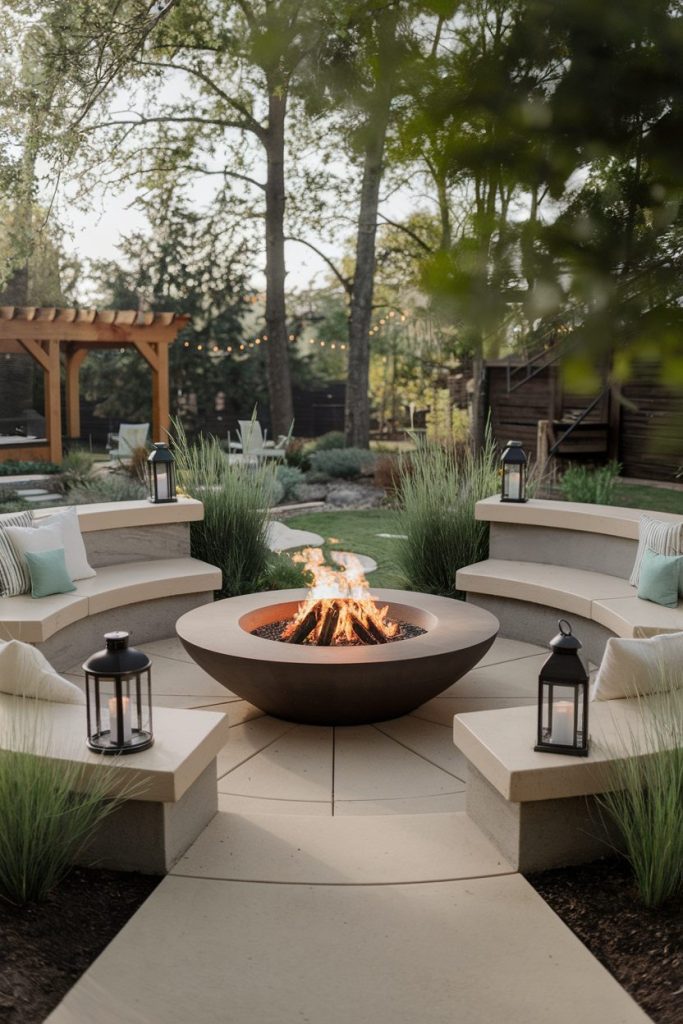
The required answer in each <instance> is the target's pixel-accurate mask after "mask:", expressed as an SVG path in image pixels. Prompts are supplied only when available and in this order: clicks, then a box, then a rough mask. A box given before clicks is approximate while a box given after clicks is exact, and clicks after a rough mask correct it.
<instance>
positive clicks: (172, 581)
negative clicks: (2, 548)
mask: <svg viewBox="0 0 683 1024" xmlns="http://www.w3.org/2000/svg"><path fill="white" fill-rule="evenodd" d="M55 511H56V510H55V509H41V510H40V512H39V513H37V514H36V516H35V518H36V520H38V521H40V519H42V518H44V517H45V516H49V515H51V514H53V513H54V512H55ZM77 513H78V523H79V526H80V529H81V534H82V536H83V542H84V544H85V549H86V553H87V556H88V561H89V562H90V565H91V566H92V567H93V568H94V569H95V570H96V575H95V576H93V577H91V578H90V579H86V580H78V581H77V582H76V590H75V591H72V592H71V593H68V594H55V595H52V596H50V597H42V598H40V599H34V598H32V597H30V595H21V596H19V597H3V598H0V639H9V638H14V639H17V640H23V641H25V642H26V643H32V644H35V645H36V646H37V647H39V648H40V649H41V650H42V652H43V653H44V654H45V656H46V657H47V658H48V660H49V661H50V662H51V663H52V664H53V665H54V667H55V668H56V669H57V671H59V672H64V671H66V670H67V669H68V668H69V667H70V666H71V665H73V664H74V663H75V662H76V661H78V660H83V659H85V658H87V657H88V656H89V655H90V654H92V653H93V651H96V650H99V649H100V648H101V647H102V634H103V633H106V632H108V631H109V630H112V629H125V630H128V632H130V633H131V634H132V638H133V643H134V644H139V643H145V642H147V641H150V640H159V639H161V638H162V637H167V636H170V635H171V634H172V633H173V630H174V627H175V623H176V621H177V619H178V618H179V617H180V616H181V615H184V614H185V612H187V611H190V610H191V609H192V608H196V607H197V606H198V605H201V604H207V603H208V602H210V601H213V595H214V591H215V590H218V589H220V587H221V583H222V578H221V571H220V569H217V568H216V567H215V566H213V565H208V564H207V563H206V562H201V561H199V560H198V559H196V558H192V557H191V555H190V548H191V541H190V524H191V523H193V522H199V521H201V520H202V519H203V517H204V506H203V505H202V503H201V502H200V501H195V500H194V499H193V498H183V497H181V498H179V499H178V501H177V502H169V503H168V504H161V505H154V504H151V503H150V502H149V501H121V502H104V503H101V504H93V505H81V506H79V507H78V508H77Z"/></svg>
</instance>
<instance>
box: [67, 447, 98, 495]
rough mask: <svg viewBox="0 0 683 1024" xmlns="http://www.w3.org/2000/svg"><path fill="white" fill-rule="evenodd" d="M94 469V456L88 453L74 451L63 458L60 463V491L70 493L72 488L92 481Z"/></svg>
mask: <svg viewBox="0 0 683 1024" xmlns="http://www.w3.org/2000/svg"><path fill="white" fill-rule="evenodd" d="M94 467H95V459H94V456H92V455H91V454H90V452H84V451H80V450H79V449H75V450H74V451H71V452H69V453H68V455H65V456H64V460H63V461H62V479H61V481H60V483H61V490H62V491H64V492H65V491H70V490H71V489H72V488H73V487H81V486H82V485H83V484H87V483H89V482H90V481H91V480H92V476H93V469H94Z"/></svg>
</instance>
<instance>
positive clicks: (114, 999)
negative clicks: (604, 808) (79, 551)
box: [48, 640, 649, 1024]
mask: <svg viewBox="0 0 683 1024" xmlns="http://www.w3.org/2000/svg"><path fill="white" fill-rule="evenodd" d="M145 649H146V650H147V651H148V653H149V654H150V655H151V656H152V659H153V686H154V692H155V695H156V698H155V702H156V703H159V704H167V705H170V706H174V707H216V708H220V709H221V710H225V711H227V713H228V714H229V715H230V716H231V720H232V721H233V723H234V724H233V727H232V729H231V739H230V742H229V743H228V744H227V745H226V747H225V748H224V750H223V752H222V753H221V755H220V758H219V765H218V775H219V781H218V788H219V800H220V811H219V814H218V815H217V816H216V817H215V818H214V819H213V821H212V822H211V823H210V824H209V826H208V827H207V828H206V829H205V831H204V832H203V833H202V834H201V835H200V836H199V838H198V839H197V841H196V842H195V843H194V844H193V846H191V847H190V849H189V850H188V851H187V853H186V855H185V856H184V857H183V858H181V860H180V861H179V862H178V864H177V865H176V867H175V868H174V870H173V871H172V873H171V874H170V875H169V876H168V877H167V878H166V879H165V880H164V881H163V882H162V883H161V885H160V886H159V887H158V888H157V889H156V890H155V892H154V893H153V894H152V895H151V897H150V898H149V899H148V900H147V902H146V903H145V904H144V905H143V906H142V907H141V909H140V910H139V911H138V912H137V914H136V915H135V916H134V917H133V918H132V919H131V921H130V922H129V923H128V925H127V926H126V927H125V928H124V929H123V931H122V932H120V933H119V935H118V936H117V937H116V939H114V941H113V942H112V943H111V944H110V945H109V947H108V948H107V949H106V950H105V951H104V953H103V954H102V955H101V956H100V957H99V959H98V960H97V961H96V962H95V963H94V964H93V965H92V967H91V968H90V969H89V970H88V971H87V972H86V974H85V975H84V976H83V977H82V979H81V980H80V981H79V982H78V983H77V984H76V986H75V987H74V988H73V989H72V990H71V992H70V993H69V994H68V995H67V997H66V999H65V1000H64V1001H63V1002H62V1003H61V1004H60V1006H59V1007H58V1008H57V1009H56V1010H55V1011H54V1013H53V1014H52V1015H51V1016H50V1017H49V1018H48V1020H49V1022H50V1024H82V1022H85V1021H87V1020H89V1019H91V1017H92V1016H93V1015H94V1014H95V1013H96V1016H97V1018H98V1020H99V1022H100V1024H110V1022H111V1024H114V1022H131V1024H137V1022H140V1024H142V1022H145V1024H157V1022H159V1024H162V1022H163V1024H223V1022H225V1024H497V1022H504V1021H505V1022H508V1021H509V1022H520V1024H522V1022H523V1024H541V1022H543V1024H546V1022H548V1021H552V1022H553V1024H570V1022H571V1024H574V1022H575V1021H576V1020H585V1021H586V1022H588V1024H592V1022H600V1024H642V1022H646V1021H648V1020H649V1018H648V1017H647V1016H646V1015H645V1014H644V1013H643V1012H642V1011H641V1010H640V1009H639V1008H638V1007H637V1006H636V1004H635V1003H634V1002H633V1001H632V1000H631V999H630V997H629V996H627V995H626V993H625V992H624V991H623V990H622V989H621V988H620V986H619V985H618V984H617V983H616V982H615V981H614V980H613V979H612V978H611V977H610V975H609V974H608V973H607V972H606V971H605V970H604V968H602V967H601V966H600V965H599V964H598V962H597V961H596V960H595V959H594V958H593V957H592V956H591V954H590V953H588V951H587V950H586V949H585V947H584V946H583V945H582V944H581V943H580V942H579V941H578V939H576V938H575V937H574V936H573V935H572V933H571V932H570V931H569V930H568V929H567V928H566V927H565V926H564V925H563V924H562V922H561V921H560V920H559V918H557V917H556V916H555V914H554V913H553V912H552V911H551V910H550V909H549V908H548V907H547V905H546V904H545V903H544V902H543V900H542V899H541V898H540V897H539V896H538V895H537V894H536V892H535V891H534V890H533V889H532V888H531V886H529V885H528V883H527V882H526V881H525V880H524V879H523V878H522V877H521V876H520V875H519V874H516V873H515V872H514V871H513V869H512V868H511V866H510V865H509V864H508V863H506V861H505V860H504V858H502V857H501V855H500V854H499V853H498V851H497V850H496V849H495V847H494V846H493V845H492V844H491V843H490V842H489V840H488V839H487V838H486V837H485V836H484V835H483V834H482V833H481V832H479V830H478V829H477V828H476V827H475V826H474V825H473V824H472V822H471V821H470V820H469V818H468V817H467V816H466V814H465V813H464V810H463V808H464V791H465V786H466V767H465V764H464V761H463V758H462V757H461V755H460V754H459V752H458V751H457V750H456V748H455V747H454V746H453V742H452V732H451V725H452V720H453V715H454V714H456V713H457V712H459V711H465V710H467V711H469V710H474V709H476V708H489V707H496V706H508V705H512V704H521V703H527V702H533V701H534V700H535V691H536V685H537V678H538V669H539V666H540V664H541V662H542V660H543V659H544V657H545V652H543V651H542V650H540V649H539V648H537V647H533V646H531V645H529V644H523V643H519V642H517V641H512V640H497V641H496V643H495V644H494V646H493V648H492V649H491V651H490V652H489V653H488V654H487V656H486V657H485V658H484V660H483V661H482V662H481V663H480V665H479V666H478V667H477V668H476V669H475V670H473V671H472V672H470V673H469V674H468V675H467V676H466V677H465V678H464V679H462V680H460V682H458V683H457V684H456V685H455V686H453V687H451V689H450V690H448V691H446V693H444V694H443V695H442V696H440V697H438V698H436V699H435V700H432V701H430V702H429V703H428V704H425V705H424V706H423V707H421V708H419V709H418V710H417V711H415V712H414V713H413V714H412V715H409V716H406V717H405V718H402V719H398V720H395V721H392V722H385V723H379V724H377V725H375V726H359V727H350V728H337V729H332V728H322V727H315V726H298V725H292V724H291V723H288V722H282V721H279V720H276V719H273V718H269V717H267V716H264V715H262V714H261V712H259V711H258V710H257V709H256V708H253V707H252V706H251V705H249V704H247V703H246V702H245V701H242V700H239V699H238V698H236V697H235V696H234V695H232V694H229V693H227V692H226V691H225V690H224V689H223V687H221V686H220V685H219V684H218V683H215V682H214V681H213V680H212V679H211V678H210V677H209V676H207V675H206V674H205V673H204V672H202V670H201V669H199V668H198V667H197V666H195V665H194V664H193V663H192V662H191V660H190V659H189V657H188V655H187V654H185V652H184V650H183V649H182V647H181V645H180V643H179V642H178V641H177V640H168V641H161V642H158V643H154V644H149V645H147V646H146V648H145ZM71 677H72V678H74V679H75V680H77V679H78V678H79V670H78V669H77V668H75V669H74V672H73V673H72V674H71Z"/></svg>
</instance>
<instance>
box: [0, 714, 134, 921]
mask: <svg viewBox="0 0 683 1024" xmlns="http://www.w3.org/2000/svg"><path fill="white" fill-rule="evenodd" d="M17 700H18V701H19V702H20V709H21V715H17V716H15V717H13V720H12V725H11V726H8V725H7V723H6V722H5V723H4V725H3V734H2V735H1V736H0V747H2V748H3V749H2V750H0V896H1V897H3V898H4V899H6V900H9V901H10V902H12V903H17V904H22V903H26V902H28V901H29V900H44V899H45V898H46V896H47V895H48V893H49V892H50V890H51V889H53V888H54V886H55V885H57V884H58V883H59V881H60V880H61V879H62V878H63V877H64V875H65V874H66V873H67V871H68V869H69V866H70V865H71V864H72V863H73V861H74V859H75V858H76V855H77V854H78V853H79V851H81V850H82V849H83V847H84V846H85V845H86V843H87V841H88V839H89V838H90V837H91V836H92V834H93V832H94V830H95V828H96V827H97V825H98V824H99V823H100V822H101V821H102V820H103V819H104V818H105V817H107V815H109V814H111V812H112V811H114V810H115V809H116V808H117V806H118V805H119V804H120V803H121V802H122V800H124V799H126V798H129V797H131V796H138V795H139V793H140V792H141V787H140V785H137V786H135V787H134V789H133V788H132V787H130V786H129V787H127V788H126V789H125V791H124V792H120V784H119V785H118V792H119V795H118V796H117V797H116V798H115V799H112V798H111V797H110V796H109V794H110V792H111V790H112V788H113V786H112V783H113V778H112V775H113V772H114V770H115V765H114V764H105V763H103V764H101V765H98V766H97V768H96V769H95V771H94V772H93V771H92V768H90V772H89V773H88V776H87V778H86V775H85V770H84V766H83V765H82V764H79V763H77V762H73V761H65V760H63V759H57V758H55V759H52V758H51V757H50V756H49V754H50V747H51V743H50V733H49V724H48V721H47V718H46V713H45V708H44V707H41V705H42V704H43V702H42V701H38V700H33V699H32V698H28V697H26V698H18V699H17ZM17 721H18V722H19V724H17ZM38 753H39V754H40V756H38ZM118 781H119V783H120V780H118Z"/></svg>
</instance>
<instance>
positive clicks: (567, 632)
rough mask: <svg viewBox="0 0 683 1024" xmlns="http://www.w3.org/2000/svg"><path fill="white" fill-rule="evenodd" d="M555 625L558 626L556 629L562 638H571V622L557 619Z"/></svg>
mask: <svg viewBox="0 0 683 1024" xmlns="http://www.w3.org/2000/svg"><path fill="white" fill-rule="evenodd" d="M557 625H558V628H559V630H560V633H561V634H562V636H571V635H572V626H571V622H568V621H567V619H558V620H557Z"/></svg>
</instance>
